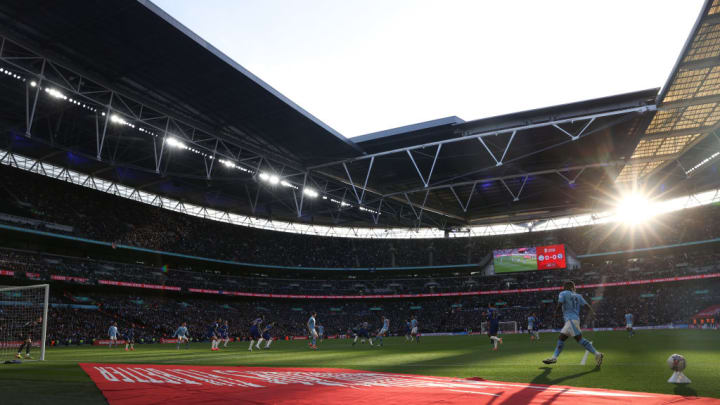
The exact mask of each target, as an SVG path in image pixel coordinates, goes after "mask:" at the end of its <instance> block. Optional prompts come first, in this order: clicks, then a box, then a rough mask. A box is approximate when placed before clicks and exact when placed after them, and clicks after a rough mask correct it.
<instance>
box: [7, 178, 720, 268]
mask: <svg viewBox="0 0 720 405" xmlns="http://www.w3.org/2000/svg"><path fill="white" fill-rule="evenodd" d="M0 190H1V191H2V194H3V195H4V197H5V198H2V199H0V214H7V215H0V218H3V219H1V220H2V221H3V222H5V223H11V224H12V225H16V226H25V227H42V228H43V229H44V230H50V231H51V232H60V233H69V234H72V235H75V236H80V237H86V238H90V239H95V240H101V241H106V242H113V243H117V244H126V245H131V246H137V247H143V248H148V249H155V250H161V251H169V252H178V253H185V254H191V255H195V256H200V257H210V258H216V259H226V260H232V261H237V262H246V263H262V264H272V265H285V266H314V267H343V268H352V267H393V266H427V265H452V264H471V263H473V264H474V263H479V262H481V261H482V260H483V259H484V258H486V257H488V255H489V254H490V253H491V252H492V250H493V249H500V248H515V247H523V246H537V245H544V244H550V243H566V244H567V245H568V246H570V247H571V248H572V249H573V250H574V251H575V252H576V253H577V254H580V255H581V254H584V253H592V252H603V251H612V250H625V249H630V248H641V247H648V246H654V245H663V244H670V243H678V242H686V241H695V240H705V239H711V238H715V237H718V236H720V207H718V206H708V207H704V208H695V209H693V210H692V211H691V215H688V214H687V213H686V212H684V211H681V212H676V213H670V214H666V215H663V216H662V217H658V218H656V220H655V221H653V223H652V224H650V225H649V226H648V229H646V230H642V229H641V230H638V229H635V230H634V231H633V232H630V231H628V229H627V228H625V227H623V226H618V225H617V224H608V225H602V226H594V227H579V228H573V229H561V230H555V231H551V232H528V233H522V234H514V235H503V236H493V237H474V238H444V239H432V240H422V239H407V240H398V239H394V240H380V239H353V238H333V237H319V236H308V235H298V234H291V233H284V232H274V231H266V230H260V229H254V228H248V227H242V226H237V225H230V224H226V223H221V222H217V221H211V220H205V219H202V218H197V217H193V216H189V215H184V214H180V213H176V212H173V211H169V210H165V209H161V208H158V207H154V206H151V205H147V204H142V203H139V202H135V201H132V200H128V199H124V198H120V197H116V196H113V195H110V194H107V193H103V192H99V191H95V190H91V189H88V188H85V187H82V186H77V185H73V184H69V183H66V182H62V181H59V180H54V179H50V178H48V177H44V176H41V175H37V174H33V173H29V172H23V171H20V170H17V169H14V168H9V167H0ZM10 216H12V217H10ZM25 219H27V221H26V220H25ZM58 225H59V226H58Z"/></svg>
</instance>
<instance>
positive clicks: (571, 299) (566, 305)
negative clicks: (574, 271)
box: [543, 281, 604, 367]
mask: <svg viewBox="0 0 720 405" xmlns="http://www.w3.org/2000/svg"><path fill="white" fill-rule="evenodd" d="M583 306H587V307H588V309H589V310H590V314H591V315H593V316H594V315H595V311H594V310H593V309H592V307H591V306H590V304H588V303H587V301H585V298H583V297H582V295H580V294H578V293H576V292H575V283H573V282H572V281H566V282H565V283H564V284H563V291H562V292H560V295H559V296H558V306H557V310H556V313H557V312H560V311H562V314H563V319H564V320H565V326H564V327H563V328H562V330H561V331H560V337H559V338H558V342H557V347H556V348H555V353H553V355H552V357H550V358H548V359H545V360H543V363H545V364H554V363H557V358H558V356H560V353H562V350H563V346H565V341H566V340H567V338H568V337H570V336H573V337H574V338H575V340H576V341H577V342H578V343H580V344H581V345H582V346H583V347H585V350H587V351H589V352H590V353H592V354H594V355H595V363H596V364H597V367H600V365H601V364H602V361H603V357H604V355H603V354H602V353H600V352H599V351H597V350H595V347H593V345H592V343H591V342H590V341H588V340H586V339H585V338H583V337H582V331H581V330H580V310H581V309H582V307H583Z"/></svg>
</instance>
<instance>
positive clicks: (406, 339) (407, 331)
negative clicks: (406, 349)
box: [405, 319, 412, 343]
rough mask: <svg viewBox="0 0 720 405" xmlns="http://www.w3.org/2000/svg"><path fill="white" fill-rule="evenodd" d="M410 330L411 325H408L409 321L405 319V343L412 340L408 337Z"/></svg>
mask: <svg viewBox="0 0 720 405" xmlns="http://www.w3.org/2000/svg"><path fill="white" fill-rule="evenodd" d="M411 330H412V327H411V326H410V321H409V320H407V319H406V320H405V343H407V342H412V338H411V337H410V331H411Z"/></svg>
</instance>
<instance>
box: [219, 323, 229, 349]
mask: <svg viewBox="0 0 720 405" xmlns="http://www.w3.org/2000/svg"><path fill="white" fill-rule="evenodd" d="M229 329H230V325H228V321H227V319H226V320H225V322H223V324H222V325H220V327H219V328H218V332H220V336H219V337H220V340H222V341H223V347H227V344H228V342H229V341H230V335H229V334H228V330H229ZM219 345H220V342H219V341H218V346H219Z"/></svg>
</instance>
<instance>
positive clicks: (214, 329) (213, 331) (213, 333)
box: [207, 318, 222, 352]
mask: <svg viewBox="0 0 720 405" xmlns="http://www.w3.org/2000/svg"><path fill="white" fill-rule="evenodd" d="M220 322H222V319H220V318H218V320H217V321H215V322H213V323H211V324H210V326H208V330H207V337H208V339H210V340H211V341H212V344H211V346H210V350H212V351H214V352H216V351H218V350H220V348H219V347H218V345H219V344H220V340H219V339H220V332H219V331H218V329H219V328H220Z"/></svg>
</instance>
